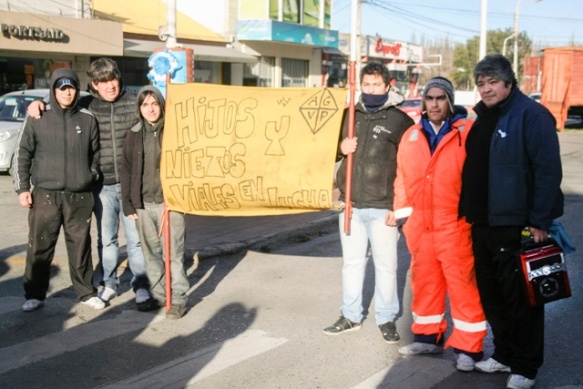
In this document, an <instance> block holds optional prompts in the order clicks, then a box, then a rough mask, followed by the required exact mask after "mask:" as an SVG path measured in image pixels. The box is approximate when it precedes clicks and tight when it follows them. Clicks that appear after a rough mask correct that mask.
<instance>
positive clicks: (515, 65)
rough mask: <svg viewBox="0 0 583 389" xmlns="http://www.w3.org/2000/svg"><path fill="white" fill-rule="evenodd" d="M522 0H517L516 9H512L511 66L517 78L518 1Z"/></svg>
mask: <svg viewBox="0 0 583 389" xmlns="http://www.w3.org/2000/svg"><path fill="white" fill-rule="evenodd" d="M521 2H522V0H518V2H517V3H516V9H515V10H514V63H513V65H512V67H513V68H514V74H515V75H516V78H517V79H518V12H519V11H520V3H521Z"/></svg>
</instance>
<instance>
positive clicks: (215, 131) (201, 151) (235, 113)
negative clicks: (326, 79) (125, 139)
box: [161, 83, 346, 216]
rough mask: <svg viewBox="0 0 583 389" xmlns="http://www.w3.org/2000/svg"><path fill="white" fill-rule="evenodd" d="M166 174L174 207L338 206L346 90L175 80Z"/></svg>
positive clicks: (258, 211) (220, 212)
mask: <svg viewBox="0 0 583 389" xmlns="http://www.w3.org/2000/svg"><path fill="white" fill-rule="evenodd" d="M167 95H168V99H167V102H166V122H165V127H164V140H163V146H162V148H163V150H162V165H161V169H162V172H161V176H162V186H163V190H164V197H165V199H166V202H167V204H168V207H169V209H170V210H174V211H179V212H184V213H190V214H196V215H216V216H256V215H282V214H291V213H299V212H306V211H313V210H319V209H328V208H331V207H332V185H333V172H334V162H335V157H336V150H337V145H338V137H339V132H340V126H341V121H342V113H343V109H344V103H345V101H346V90H342V89H316V88H256V87H236V86H221V85H207V84H197V83H193V84H170V85H168V89H167Z"/></svg>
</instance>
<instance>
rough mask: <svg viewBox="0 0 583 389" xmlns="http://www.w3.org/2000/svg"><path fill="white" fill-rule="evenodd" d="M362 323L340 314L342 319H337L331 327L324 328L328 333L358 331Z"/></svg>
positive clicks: (338, 333)
mask: <svg viewBox="0 0 583 389" xmlns="http://www.w3.org/2000/svg"><path fill="white" fill-rule="evenodd" d="M361 326H362V325H361V324H360V323H355V322H353V321H350V320H348V319H347V318H345V317H344V316H340V319H338V321H336V323H334V324H333V325H331V326H330V327H326V328H324V333H325V334H326V335H340V334H342V333H344V332H350V331H358V330H360V327H361Z"/></svg>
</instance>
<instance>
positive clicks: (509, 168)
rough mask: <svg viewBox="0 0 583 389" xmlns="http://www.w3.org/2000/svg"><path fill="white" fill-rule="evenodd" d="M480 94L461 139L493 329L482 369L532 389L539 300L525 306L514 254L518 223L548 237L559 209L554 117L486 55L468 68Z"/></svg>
mask: <svg viewBox="0 0 583 389" xmlns="http://www.w3.org/2000/svg"><path fill="white" fill-rule="evenodd" d="M474 80H475V82H476V86H477V88H478V92H479V93H480V97H481V99H482V100H481V101H480V102H479V103H478V104H477V105H476V106H475V107H474V111H475V112H476V114H477V115H478V117H477V120H476V122H475V124H474V127H473V128H472V131H471V132H470V134H469V135H468V139H467V141H466V151H467V158H466V162H465V165H464V170H463V176H462V195H461V199H460V216H465V217H466V219H467V221H468V222H470V223H472V240H473V250H474V256H475V261H476V262H475V269H476V279H477V281H478V290H479V292H480V298H481V300H482V305H483V307H484V312H485V313H486V319H487V320H488V322H489V323H490V327H491V328H492V333H493V335H494V354H493V355H492V357H491V358H489V359H487V360H486V361H482V362H478V363H476V365H475V369H476V370H478V371H481V372H484V373H496V372H508V373H511V374H510V376H509V378H508V381H507V384H506V385H507V386H506V387H507V388H514V389H523V388H532V387H533V386H534V383H535V377H536V374H537V372H538V369H539V368H540V367H541V366H542V363H543V355H544V305H539V306H537V307H530V306H529V305H528V304H527V303H526V297H525V291H524V288H523V286H522V282H523V280H522V272H521V270H520V268H519V267H520V263H519V260H518V256H519V255H520V251H521V248H522V246H521V243H522V235H521V233H522V230H523V229H524V228H525V227H528V228H529V229H530V232H531V233H532V235H533V237H534V241H535V242H542V241H545V240H547V239H548V238H549V235H548V230H549V227H550V226H551V223H552V221H553V219H555V218H557V217H559V216H561V215H562V214H563V202H564V198H563V193H562V192H561V189H560V185H561V179H562V167H561V158H560V153H559V140H558V137H557V134H556V126H555V120H554V118H553V116H552V115H551V113H550V112H549V111H548V110H547V109H546V108H545V107H544V106H542V105H541V104H539V103H537V102H535V101H534V100H532V99H530V98H528V97H527V96H525V95H524V94H523V93H522V92H521V91H520V90H519V89H518V86H517V81H516V78H515V76H514V72H513V71H512V66H511V65H510V61H508V59H507V58H506V57H504V56H502V55H499V54H495V55H487V56H486V57H484V59H482V60H481V61H480V62H479V63H478V64H477V65H476V67H475V69H474Z"/></svg>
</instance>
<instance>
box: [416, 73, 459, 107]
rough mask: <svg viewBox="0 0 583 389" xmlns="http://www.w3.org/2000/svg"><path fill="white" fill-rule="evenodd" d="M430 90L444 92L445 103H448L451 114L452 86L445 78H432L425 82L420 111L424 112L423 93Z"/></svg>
mask: <svg viewBox="0 0 583 389" xmlns="http://www.w3.org/2000/svg"><path fill="white" fill-rule="evenodd" d="M431 88H439V89H441V90H443V91H444V92H445V95H446V96H447V101H448V102H449V108H450V109H451V112H453V104H454V95H455V94H454V91H453V84H452V83H451V81H449V80H448V79H447V78H445V77H433V78H432V79H431V80H429V81H427V84H425V88H424V89H423V104H422V107H421V109H423V111H425V93H427V91H428V90H429V89H431Z"/></svg>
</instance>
